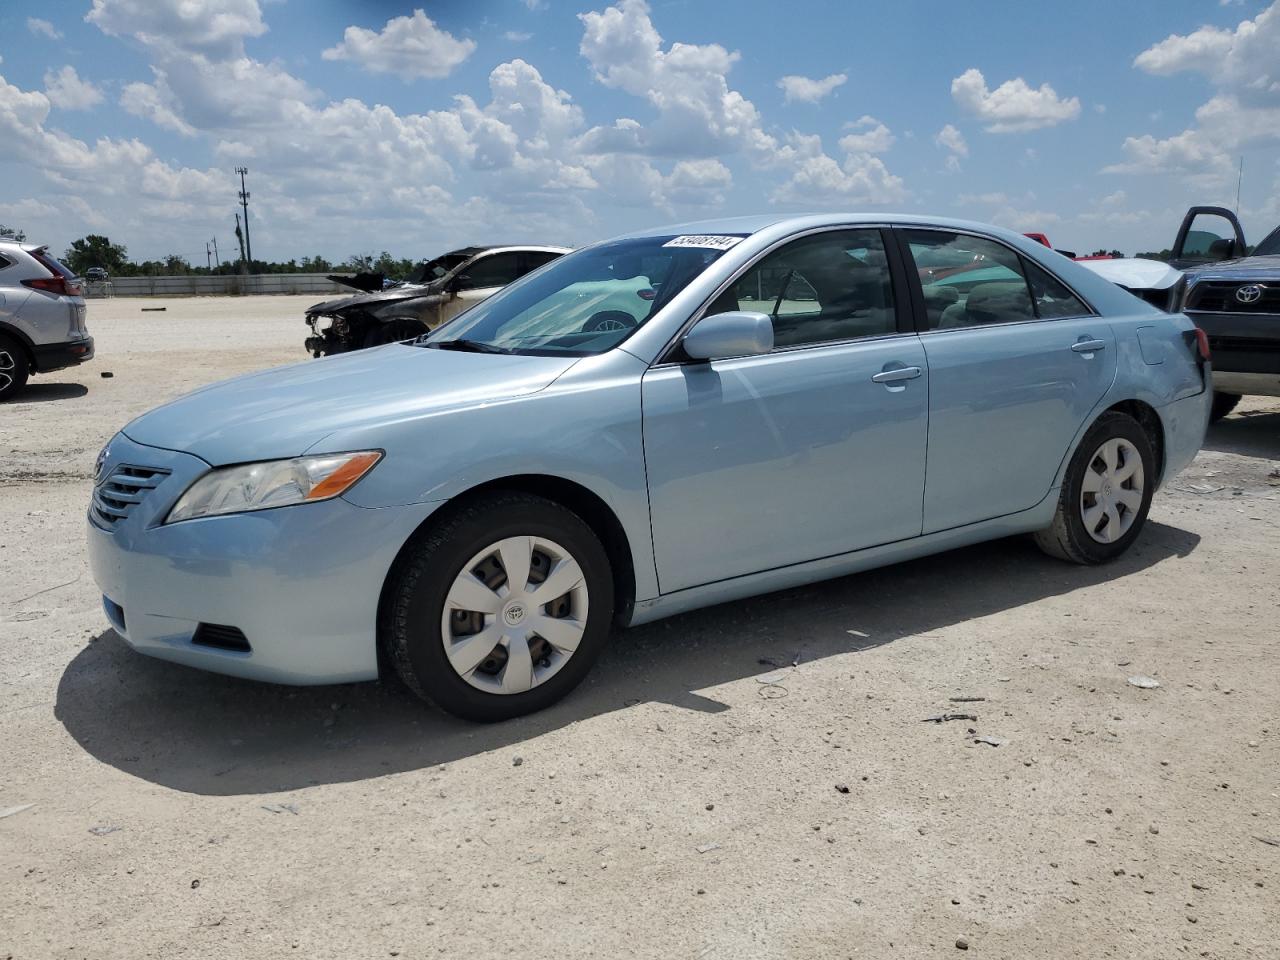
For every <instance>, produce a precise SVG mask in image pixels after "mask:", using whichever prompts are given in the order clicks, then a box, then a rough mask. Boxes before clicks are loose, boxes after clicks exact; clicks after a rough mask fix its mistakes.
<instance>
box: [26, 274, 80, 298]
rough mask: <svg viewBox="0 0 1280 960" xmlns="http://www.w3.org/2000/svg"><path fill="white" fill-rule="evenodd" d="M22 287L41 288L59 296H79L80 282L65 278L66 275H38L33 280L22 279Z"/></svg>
mask: <svg viewBox="0 0 1280 960" xmlns="http://www.w3.org/2000/svg"><path fill="white" fill-rule="evenodd" d="M22 285H23V286H24V287H30V288H31V289H32V290H43V291H44V292H45V293H52V294H55V295H57V296H59V297H78V296H80V284H78V283H76V282H74V281H69V280H67V278H66V277H38V278H36V279H35V280H23V281H22Z"/></svg>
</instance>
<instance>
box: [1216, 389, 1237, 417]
mask: <svg viewBox="0 0 1280 960" xmlns="http://www.w3.org/2000/svg"><path fill="white" fill-rule="evenodd" d="M1239 402H1240V394H1238V393H1222V392H1221V391H1219V390H1215V391H1214V392H1213V407H1212V409H1210V411H1209V422H1210V423H1217V422H1218V421H1219V420H1221V419H1222V418H1223V417H1225V416H1226V415H1227V414H1228V413H1230V412H1231V411H1232V410H1234V409H1235V408H1236V404H1237V403H1239Z"/></svg>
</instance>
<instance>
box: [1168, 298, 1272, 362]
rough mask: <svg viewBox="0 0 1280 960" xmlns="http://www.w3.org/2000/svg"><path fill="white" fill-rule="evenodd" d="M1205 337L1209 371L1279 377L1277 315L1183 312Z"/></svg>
mask: <svg viewBox="0 0 1280 960" xmlns="http://www.w3.org/2000/svg"><path fill="white" fill-rule="evenodd" d="M1187 316H1188V317H1190V318H1191V320H1192V322H1194V323H1195V325H1196V326H1197V327H1199V328H1200V329H1201V330H1203V331H1204V332H1205V334H1207V335H1208V337H1209V351H1210V353H1212V355H1213V368H1214V370H1216V371H1217V372H1218V373H1219V374H1220V375H1221V374H1227V373H1264V374H1278V375H1280V314H1275V313H1212V312H1203V311H1190V310H1189V311H1187Z"/></svg>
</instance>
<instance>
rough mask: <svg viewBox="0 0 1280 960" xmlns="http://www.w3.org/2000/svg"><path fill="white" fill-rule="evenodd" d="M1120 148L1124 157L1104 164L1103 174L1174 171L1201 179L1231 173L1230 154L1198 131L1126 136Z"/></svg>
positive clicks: (1219, 176)
mask: <svg viewBox="0 0 1280 960" xmlns="http://www.w3.org/2000/svg"><path fill="white" fill-rule="evenodd" d="M1120 149H1121V150H1122V151H1123V153H1124V154H1125V156H1126V158H1127V159H1126V160H1125V161H1124V162H1123V163H1115V164H1111V165H1110V166H1108V167H1104V168H1103V171H1102V172H1103V173H1139V174H1147V173H1176V174H1186V175H1194V176H1197V177H1202V178H1206V177H1207V178H1221V177H1223V176H1230V173H1231V158H1230V156H1229V155H1228V154H1227V153H1226V151H1224V150H1223V149H1222V148H1221V147H1220V146H1219V145H1218V144H1216V143H1214V142H1212V141H1211V140H1209V139H1207V138H1206V137H1205V136H1204V134H1203V133H1201V132H1200V131H1198V130H1184V131H1183V132H1182V133H1180V134H1178V135H1177V136H1175V137H1169V138H1167V139H1164V140H1157V139H1156V138H1155V137H1153V136H1151V135H1150V134H1144V135H1143V136H1140V137H1127V138H1126V139H1125V141H1124V145H1123V146H1122V147H1121V148H1120Z"/></svg>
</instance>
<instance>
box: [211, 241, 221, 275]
mask: <svg viewBox="0 0 1280 960" xmlns="http://www.w3.org/2000/svg"><path fill="white" fill-rule="evenodd" d="M213 262H214V263H216V264H217V265H218V267H219V268H221V267H222V260H221V259H219V257H218V238H217V237H214V238H213Z"/></svg>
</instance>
